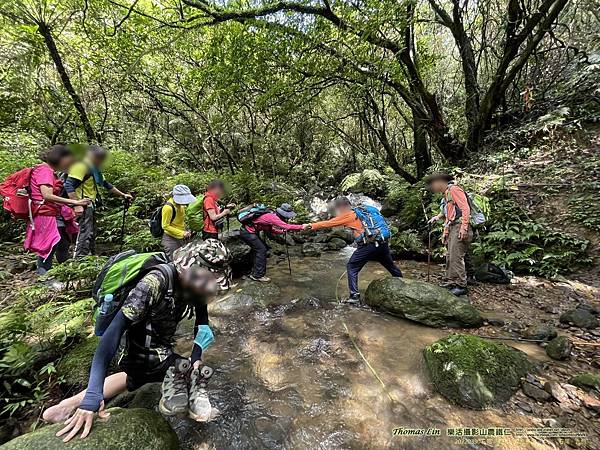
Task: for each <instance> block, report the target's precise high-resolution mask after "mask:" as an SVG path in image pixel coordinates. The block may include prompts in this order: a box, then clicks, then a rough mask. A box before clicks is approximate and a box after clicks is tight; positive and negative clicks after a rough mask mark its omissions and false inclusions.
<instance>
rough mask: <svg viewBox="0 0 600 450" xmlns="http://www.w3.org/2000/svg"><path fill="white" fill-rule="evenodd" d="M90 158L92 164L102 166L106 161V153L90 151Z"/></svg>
mask: <svg viewBox="0 0 600 450" xmlns="http://www.w3.org/2000/svg"><path fill="white" fill-rule="evenodd" d="M89 158H90V161H91V162H92V164H93V165H94V166H96V167H102V166H103V165H104V163H105V162H106V154H102V153H90V154H89Z"/></svg>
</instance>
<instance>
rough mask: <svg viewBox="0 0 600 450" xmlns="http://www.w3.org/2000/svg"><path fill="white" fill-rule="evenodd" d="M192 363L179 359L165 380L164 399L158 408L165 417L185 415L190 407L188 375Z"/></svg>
mask: <svg viewBox="0 0 600 450" xmlns="http://www.w3.org/2000/svg"><path fill="white" fill-rule="evenodd" d="M189 371H190V361H189V360H187V359H178V360H177V361H175V365H174V366H171V367H169V369H168V370H167V374H166V375H165V379H164V380H163V383H162V387H161V392H162V397H161V399H160V403H159V404H158V408H159V409H160V412H161V413H163V414H164V415H165V416H173V415H175V414H183V413H185V412H186V411H187V407H188V400H189V395H188V384H187V382H188V373H189Z"/></svg>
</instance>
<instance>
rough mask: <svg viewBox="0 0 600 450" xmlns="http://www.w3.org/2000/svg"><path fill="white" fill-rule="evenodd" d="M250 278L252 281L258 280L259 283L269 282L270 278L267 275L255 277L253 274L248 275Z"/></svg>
mask: <svg viewBox="0 0 600 450" xmlns="http://www.w3.org/2000/svg"><path fill="white" fill-rule="evenodd" d="M250 279H251V280H254V281H259V282H261V283H270V282H271V279H270V278H269V277H267V276H262V277H255V276H254V275H250Z"/></svg>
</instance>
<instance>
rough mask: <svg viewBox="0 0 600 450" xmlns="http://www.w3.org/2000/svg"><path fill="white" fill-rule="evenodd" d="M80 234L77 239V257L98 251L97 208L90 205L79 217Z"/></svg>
mask: <svg viewBox="0 0 600 450" xmlns="http://www.w3.org/2000/svg"><path fill="white" fill-rule="evenodd" d="M77 223H78V224H79V234H78V235H77V240H76V241H75V258H78V257H80V256H88V255H93V254H95V253H96V210H95V208H93V207H91V206H88V207H87V208H85V209H84V210H83V214H82V215H81V217H79V219H77Z"/></svg>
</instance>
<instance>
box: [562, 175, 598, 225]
mask: <svg viewBox="0 0 600 450" xmlns="http://www.w3.org/2000/svg"><path fill="white" fill-rule="evenodd" d="M598 187H600V184H599V185H598ZM569 214H570V216H571V218H572V219H573V220H574V221H576V222H578V223H581V224H582V225H583V226H585V227H587V228H589V229H591V230H595V231H600V202H598V192H597V191H593V190H591V189H590V190H587V191H585V192H582V193H578V194H575V195H573V196H571V197H570V198H569Z"/></svg>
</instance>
